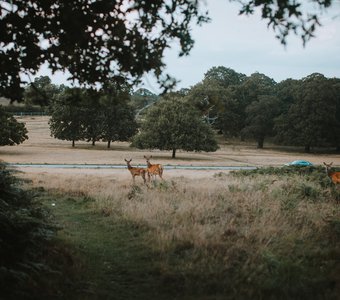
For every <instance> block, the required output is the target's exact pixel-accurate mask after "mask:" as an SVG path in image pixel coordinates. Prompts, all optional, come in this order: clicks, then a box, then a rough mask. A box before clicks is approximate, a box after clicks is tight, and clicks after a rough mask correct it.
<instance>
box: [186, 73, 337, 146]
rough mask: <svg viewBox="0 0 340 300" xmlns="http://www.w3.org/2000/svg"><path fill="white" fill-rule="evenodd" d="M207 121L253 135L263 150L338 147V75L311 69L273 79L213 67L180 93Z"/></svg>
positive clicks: (229, 133)
mask: <svg viewBox="0 0 340 300" xmlns="http://www.w3.org/2000/svg"><path fill="white" fill-rule="evenodd" d="M181 94H182V95H183V97H186V98H187V99H188V101H191V102H192V103H194V105H195V106H196V107H197V108H198V109H199V110H200V111H201V114H202V116H204V117H205V118H206V120H207V122H211V124H212V126H213V127H214V128H215V129H216V130H218V131H219V132H220V133H221V134H223V135H224V136H225V137H226V138H228V137H240V138H241V139H254V140H256V142H257V146H258V148H263V145H264V141H265V140H266V139H268V138H271V140H272V141H273V142H275V143H277V144H282V145H291V146H303V147H304V149H305V151H306V152H309V151H310V150H311V148H312V147H335V148H336V149H337V150H338V151H340V79H338V78H331V79H329V78H326V77H325V76H324V75H322V74H319V73H313V74H311V75H309V76H307V77H305V78H302V79H301V80H294V79H287V80H284V81H281V82H279V83H276V82H275V81H274V80H273V79H271V78H269V77H268V76H266V75H264V74H261V73H254V74H252V75H250V76H246V75H244V74H241V73H237V72H235V71H234V70H232V69H228V68H225V67H213V68H211V69H210V70H209V71H208V72H207V73H206V74H205V76H204V79H203V80H202V81H201V82H199V83H198V84H196V85H195V86H193V87H192V88H190V89H188V90H186V91H185V92H184V93H183V92H181Z"/></svg>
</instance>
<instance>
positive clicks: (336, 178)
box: [323, 162, 340, 184]
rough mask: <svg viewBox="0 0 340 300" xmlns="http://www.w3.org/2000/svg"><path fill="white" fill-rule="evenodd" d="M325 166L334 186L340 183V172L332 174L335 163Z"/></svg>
mask: <svg viewBox="0 0 340 300" xmlns="http://www.w3.org/2000/svg"><path fill="white" fill-rule="evenodd" d="M323 164H324V165H325V168H326V173H327V175H328V177H329V178H330V179H331V181H332V182H333V183H334V184H337V183H340V172H332V171H331V168H332V165H333V162H331V163H329V164H326V163H325V162H324V163H323Z"/></svg>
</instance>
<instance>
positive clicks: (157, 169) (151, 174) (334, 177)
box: [125, 155, 340, 184]
mask: <svg viewBox="0 0 340 300" xmlns="http://www.w3.org/2000/svg"><path fill="white" fill-rule="evenodd" d="M144 158H145V159H146V164H147V168H136V167H132V166H131V164H130V163H131V161H132V159H130V160H127V159H126V158H125V161H126V164H127V167H128V170H129V171H130V173H131V175H132V179H133V182H134V183H135V177H136V176H141V177H142V178H143V180H144V184H145V183H146V178H145V175H148V181H149V182H150V180H151V178H153V180H156V176H157V175H158V176H159V177H160V178H161V179H162V180H163V177H162V175H163V166H162V165H160V164H155V165H153V164H151V163H150V159H151V158H152V156H145V155H144ZM323 164H324V165H325V168H326V173H327V175H328V177H329V178H330V180H331V181H332V182H333V183H334V184H337V183H340V172H334V171H331V168H332V165H333V162H331V163H329V164H327V163H325V162H324V163H323Z"/></svg>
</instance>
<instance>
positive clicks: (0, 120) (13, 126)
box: [0, 105, 28, 146]
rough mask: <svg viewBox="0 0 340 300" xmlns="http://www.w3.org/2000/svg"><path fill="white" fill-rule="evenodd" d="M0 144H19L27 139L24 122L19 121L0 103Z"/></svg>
mask: <svg viewBox="0 0 340 300" xmlns="http://www.w3.org/2000/svg"><path fill="white" fill-rule="evenodd" d="M0 124H1V126H0V146H5V145H10V146H13V145H15V144H21V143H22V142H24V141H25V140H27V139H28V136H27V129H26V127H25V124H23V123H19V122H18V121H17V120H16V119H15V118H14V117H13V116H12V115H10V114H9V113H7V112H5V111H4V110H3V108H2V106H1V105H0Z"/></svg>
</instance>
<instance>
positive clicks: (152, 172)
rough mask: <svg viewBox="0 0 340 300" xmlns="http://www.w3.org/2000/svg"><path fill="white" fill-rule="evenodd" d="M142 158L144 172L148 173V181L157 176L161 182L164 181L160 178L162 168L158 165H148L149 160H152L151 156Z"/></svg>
mask: <svg viewBox="0 0 340 300" xmlns="http://www.w3.org/2000/svg"><path fill="white" fill-rule="evenodd" d="M144 158H145V159H146V164H147V169H146V170H147V172H148V178H149V181H150V179H151V177H153V178H154V180H155V179H156V176H157V175H158V176H159V177H160V178H161V179H162V180H164V179H163V177H162V175H163V166H162V165H160V164H155V165H153V164H151V163H150V159H151V158H152V155H150V156H145V155H144Z"/></svg>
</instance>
